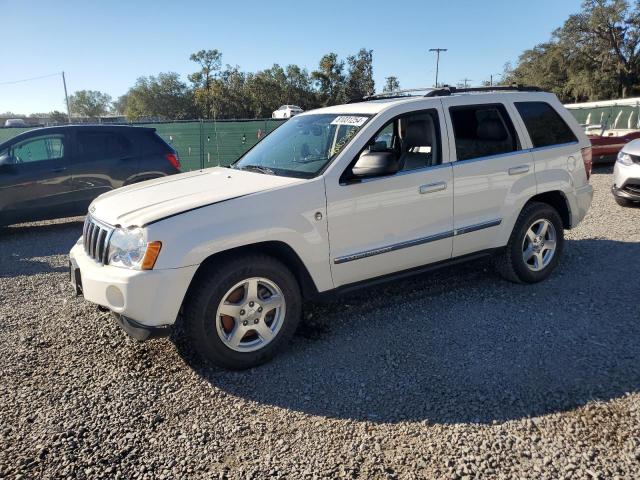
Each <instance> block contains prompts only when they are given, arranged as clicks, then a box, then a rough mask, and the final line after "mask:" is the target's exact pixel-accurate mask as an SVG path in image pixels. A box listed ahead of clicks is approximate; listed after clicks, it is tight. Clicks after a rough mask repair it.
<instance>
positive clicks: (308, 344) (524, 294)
mask: <svg viewBox="0 0 640 480" xmlns="http://www.w3.org/2000/svg"><path fill="white" fill-rule="evenodd" d="M592 182H593V185H594V187H595V188H596V195H595V199H594V203H593V206H592V209H591V211H590V213H589V215H588V217H587V219H586V220H585V222H584V223H583V224H581V225H580V226H579V227H578V228H577V229H575V230H573V231H571V232H568V233H567V237H568V241H567V243H566V250H565V257H564V259H563V261H562V262H561V265H560V267H559V269H558V270H557V272H556V273H555V274H554V275H553V276H552V277H551V278H550V279H549V280H548V281H546V282H543V283H542V284H538V285H533V286H519V285H513V284H509V283H507V282H504V281H502V280H500V279H498V278H496V276H495V275H494V274H493V273H492V271H491V269H490V268H489V266H488V264H487V263H486V262H480V263H474V264H468V265H465V266H461V267H457V268H454V269H451V270H447V271H441V272H438V273H436V274H431V275H428V276H423V277H418V278H414V279H412V280H408V281H404V282H397V283H395V284H393V285H389V286H387V287H384V288H378V289H373V290H367V291H363V292H361V293H359V294H357V295H351V296H348V297H342V298H341V299H340V300H339V301H336V302H335V303H331V304H320V305H309V306H307V307H306V308H305V321H304V323H303V324H302V326H301V328H300V331H299V333H298V335H297V336H296V337H295V338H294V342H293V344H292V346H291V348H290V349H289V350H288V351H287V352H286V353H284V354H282V355H280V356H279V357H278V358H276V359H275V360H274V361H273V362H271V363H269V364H268V365H265V366H262V367H260V368H256V369H253V370H250V371H246V372H241V373H234V372H226V371H221V370H217V369H213V368H207V367H202V366H193V365H190V364H189V363H188V362H187V361H185V360H184V359H183V357H181V356H180V355H179V353H178V349H177V348H176V346H175V345H174V343H172V342H171V341H170V340H169V339H162V340H156V341H153V342H147V343H137V342H135V341H133V340H130V339H128V338H126V337H125V335H124V334H123V332H121V331H120V329H119V328H118V327H117V326H116V325H115V324H114V323H113V322H112V321H111V319H110V318H109V315H108V314H106V313H102V312H99V311H98V310H97V309H96V308H95V307H93V306H91V305H90V304H88V303H86V302H84V301H83V300H82V299H80V298H74V297H72V296H71V294H70V290H69V288H68V286H67V271H66V264H67V257H66V255H67V252H68V250H69V248H70V246H71V245H72V244H73V243H74V241H75V240H76V239H77V237H78V236H79V235H80V231H81V227H82V225H81V223H80V222H81V220H80V219H72V220H63V221H56V222H41V223H36V224H29V225H21V226H16V227H10V228H6V229H4V230H1V231H0V252H2V253H1V256H0V287H1V288H0V358H1V359H2V370H1V372H2V378H1V381H0V396H1V399H2V401H1V402H0V478H21V477H22V478H34V477H38V478H52V477H55V478H64V477H67V478H85V477H86V478H101V477H102V478H176V477H189V478H265V477H274V478H290V479H302V478H337V477H346V478H480V477H482V478H514V477H515V478H553V479H558V478H602V479H605V478H616V477H617V478H640V347H639V346H638V340H640V322H639V320H640V304H639V302H638V292H639V291H640V275H638V271H640V208H627V209H623V208H621V207H619V206H618V205H616V204H615V203H614V201H613V198H612V197H611V194H610V192H609V187H610V185H611V182H612V175H611V169H608V168H604V169H602V168H601V169H599V170H597V171H596V172H595V174H594V176H593V177H592Z"/></svg>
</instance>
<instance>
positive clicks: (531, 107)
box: [515, 102, 578, 148]
mask: <svg viewBox="0 0 640 480" xmlns="http://www.w3.org/2000/svg"><path fill="white" fill-rule="evenodd" d="M515 105H516V109H517V110H518V112H519V113H520V116H521V117H522V121H523V122H524V124H525V126H526V127H527V131H528V132H529V137H531V143H532V144H533V147H534V148H540V147H549V146H551V145H562V144H565V143H572V142H577V141H578V139H577V138H576V136H575V134H574V133H573V131H572V130H571V128H570V127H569V125H567V124H566V122H565V121H564V120H563V119H562V117H561V116H560V115H559V114H558V112H556V111H555V109H554V108H553V107H552V106H551V105H549V104H548V103H546V102H515Z"/></svg>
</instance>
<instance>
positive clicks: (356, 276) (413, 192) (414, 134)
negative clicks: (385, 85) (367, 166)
mask: <svg viewBox="0 0 640 480" xmlns="http://www.w3.org/2000/svg"><path fill="white" fill-rule="evenodd" d="M441 125H443V122H442V117H441V112H440V111H439V110H437V109H429V110H423V111H420V112H414V113H411V114H405V115H401V116H398V117H396V118H394V119H393V120H391V121H390V122H388V123H387V124H386V125H385V126H384V127H383V128H382V129H381V130H379V131H378V133H377V134H376V135H375V136H374V137H373V138H371V139H370V140H369V142H368V144H367V147H365V148H368V149H370V150H372V149H377V150H380V149H382V150H387V151H391V152H393V153H394V154H395V155H397V158H398V159H399V161H400V165H401V169H400V171H399V172H397V173H396V174H393V175H388V176H384V177H374V178H365V179H358V180H355V181H354V180H349V176H348V173H349V171H350V168H351V167H352V166H353V163H354V162H352V164H351V165H350V166H349V167H348V168H347V171H345V174H347V175H343V178H341V181H340V182H335V183H334V182H333V181H330V182H328V183H327V185H326V191H327V218H328V228H329V240H330V250H331V260H330V261H331V270H332V275H333V281H334V285H335V286H336V287H339V286H341V285H346V284H350V283H355V282H358V281H361V280H365V279H371V278H374V277H378V276H382V275H386V274H390V273H394V272H398V271H401V270H406V269H409V268H413V267H417V266H421V265H425V264H428V263H432V262H437V261H440V260H446V259H449V258H450V257H451V248H452V238H451V232H452V228H453V183H452V168H451V164H450V163H448V162H444V163H443V159H448V148H447V145H446V142H445V141H444V139H443V137H442V133H441V128H440V126H441ZM354 161H355V159H354Z"/></svg>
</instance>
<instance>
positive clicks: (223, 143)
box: [0, 119, 283, 171]
mask: <svg viewBox="0 0 640 480" xmlns="http://www.w3.org/2000/svg"><path fill="white" fill-rule="evenodd" d="M282 123H283V120H272V119H264V120H218V121H213V120H194V121H183V122H155V123H136V124H131V125H135V126H140V127H153V128H155V129H156V131H157V132H158V135H160V136H161V137H162V138H163V139H164V140H165V141H166V142H167V143H169V144H170V145H171V146H173V148H175V149H176V150H177V152H178V155H179V156H180V162H181V163H182V169H183V170H184V171H188V170H197V169H199V168H207V167H215V166H217V165H229V164H230V163H232V162H234V161H235V160H236V159H237V158H238V157H240V156H241V155H242V154H243V153H244V152H246V151H247V150H248V149H249V148H251V147H252V146H254V145H255V144H256V143H257V142H258V140H259V139H260V138H261V137H262V136H264V135H266V134H268V133H270V132H272V131H273V130H275V129H276V128H277V127H278V126H280V125H281V124H282ZM27 130H30V128H13V127H8V128H0V143H2V142H4V141H6V140H8V139H10V138H12V137H14V136H16V135H18V134H20V133H22V132H25V131H27Z"/></svg>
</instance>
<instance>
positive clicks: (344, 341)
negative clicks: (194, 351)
mask: <svg viewBox="0 0 640 480" xmlns="http://www.w3.org/2000/svg"><path fill="white" fill-rule="evenodd" d="M638 271H640V243H625V242H617V241H610V240H596V239H589V240H568V241H567V242H566V250H565V257H564V260H563V262H562V263H561V267H560V268H559V269H558V270H557V271H556V273H555V274H554V275H553V276H552V277H551V278H550V279H548V280H547V281H545V282H542V283H540V284H536V285H527V286H524V285H514V284H510V283H507V282H504V281H502V280H500V279H498V278H496V277H495V276H494V275H493V274H492V272H491V270H490V266H489V265H488V264H487V263H474V264H468V265H464V266H460V267H457V268H454V269H451V270H447V271H443V272H437V273H434V274H431V275H426V276H421V277H416V278H414V279H411V280H407V281H402V282H397V283H395V284H392V285H390V286H387V287H384V288H375V289H372V290H368V291H363V292H362V293H359V294H357V295H351V296H348V297H343V298H341V299H340V300H339V301H337V302H335V303H332V304H324V305H311V306H308V307H307V308H306V311H305V321H304V323H303V325H302V326H301V329H300V331H299V334H298V335H297V336H296V338H295V339H294V341H293V344H292V346H291V348H290V349H289V350H288V351H287V352H286V353H284V354H282V355H280V356H279V357H277V358H276V359H275V360H274V361H272V362H271V363H269V364H267V365H264V366H262V367H259V368H256V369H253V370H250V371H246V372H225V371H220V370H217V369H214V368H207V367H202V366H200V367H196V369H197V370H198V372H199V374H200V375H201V376H202V377H203V378H205V379H207V380H208V381H210V382H211V383H213V384H215V385H216V386H217V387H219V388H221V389H223V390H225V391H227V392H228V393H230V394H232V395H236V396H239V397H244V398H247V399H250V400H253V401H256V402H260V403H262V404H269V405H275V406H278V407H282V408H286V409H290V410H295V411H299V412H304V413H306V414H310V415H320V416H324V417H332V418H342V419H353V420H359V421H360V420H369V421H373V422H379V423H388V422H400V421H429V422H432V423H449V424H450V423H463V422H464V423H466V422H479V423H491V422H494V421H498V422H502V421H506V420H510V419H520V418H523V417H535V416H539V415H544V414H550V413H553V412H559V411H565V410H569V409H573V408H575V407H577V406H580V405H584V404H585V403H586V402H588V401H590V400H594V399H602V400H609V399H611V398H615V397H620V396H622V395H624V394H625V393H626V392H635V391H638V390H639V389H640V348H639V347H638V344H639V342H640V321H639V320H640V307H639V306H638V302H637V301H636V300H637V295H636V294H635V293H634V292H638V291H640V275H637V274H636V272H638ZM630 272H631V274H630ZM622 279H624V282H622V281H621V280H622ZM634 296H635V297H634Z"/></svg>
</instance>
